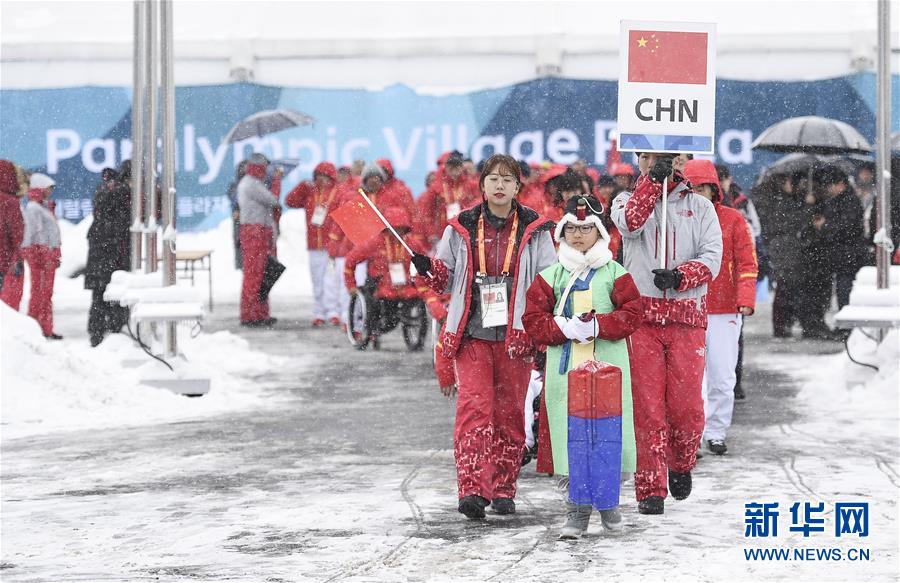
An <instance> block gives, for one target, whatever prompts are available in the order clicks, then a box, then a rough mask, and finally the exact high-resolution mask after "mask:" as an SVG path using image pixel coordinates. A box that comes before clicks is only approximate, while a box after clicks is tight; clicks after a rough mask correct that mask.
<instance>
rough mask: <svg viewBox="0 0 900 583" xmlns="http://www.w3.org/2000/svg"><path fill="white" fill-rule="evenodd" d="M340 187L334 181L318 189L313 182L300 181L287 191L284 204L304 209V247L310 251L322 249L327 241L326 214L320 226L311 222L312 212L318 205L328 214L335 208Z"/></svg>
mask: <svg viewBox="0 0 900 583" xmlns="http://www.w3.org/2000/svg"><path fill="white" fill-rule="evenodd" d="M340 191H341V188H340V187H339V186H338V184H337V183H336V182H334V181H332V182H331V184H330V185H329V186H327V187H325V188H324V189H321V190H320V189H319V187H317V186H316V184H315V183H314V182H309V181H305V182H301V183H300V184H298V185H297V186H296V187H294V190H292V191H291V192H290V193H288V195H287V198H286V199H285V200H284V204H286V205H287V206H289V207H291V208H302V209H305V210H306V248H307V249H308V250H310V251H314V250H323V249H325V244H326V243H327V242H328V230H327V226H328V215H326V218H325V222H324V223H323V224H322V225H321V226H316V225H313V224H312V220H313V214H314V213H315V211H316V207H318V206H319V205H322V206H324V207H325V208H327V209H328V214H329V215H330V214H331V212H332V211H333V210H334V209H336V208H337V204H336V203H337V199H338V195H339V193H340Z"/></svg>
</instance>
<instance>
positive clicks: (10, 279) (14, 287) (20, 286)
mask: <svg viewBox="0 0 900 583" xmlns="http://www.w3.org/2000/svg"><path fill="white" fill-rule="evenodd" d="M15 269H16V264H15V262H14V263H13V264H12V265H10V266H9V271H7V272H6V277H4V278H3V291H0V301H2V302H3V303H5V304H6V305H7V306H9V307H10V308H12V309H14V310H15V311H17V312H18V311H19V306H20V304H21V303H22V293H23V292H24V291H25V274H24V273H22V274H20V275H16V274H15Z"/></svg>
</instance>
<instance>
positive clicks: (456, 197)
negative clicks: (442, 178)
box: [444, 184, 462, 204]
mask: <svg viewBox="0 0 900 583" xmlns="http://www.w3.org/2000/svg"><path fill="white" fill-rule="evenodd" d="M461 190H462V187H461V186H458V187H457V188H456V190H451V191H449V192H450V193H451V194H452V195H453V200H450V198H449V197H448V196H447V193H448V189H447V185H446V184H445V185H444V204H450V203H452V202H457V201H459V191H461Z"/></svg>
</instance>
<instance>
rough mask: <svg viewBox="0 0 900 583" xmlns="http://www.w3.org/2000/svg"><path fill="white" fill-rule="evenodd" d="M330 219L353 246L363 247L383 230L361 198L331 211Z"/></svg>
mask: <svg viewBox="0 0 900 583" xmlns="http://www.w3.org/2000/svg"><path fill="white" fill-rule="evenodd" d="M331 218H332V219H334V221H335V222H336V223H337V224H338V226H339V227H340V228H341V230H342V231H344V234H345V235H346V236H347V238H348V239H350V240H351V241H353V244H354V245H363V244H364V243H366V242H367V241H369V240H370V239H371V238H372V237H374V236H375V235H377V234H378V233H380V232H381V231H383V230H384V229H385V224H384V223H383V222H382V220H381V218H379V216H378V214H377V213H376V212H375V211H374V210H373V209H372V207H371V206H370V205H369V204H368V203H366V202H365V201H364V200H363V199H362V197H358V198H354V199H352V200H349V201H347V202H345V203H344V204H342V205H341V206H340V207H339V208H338V209H337V210H335V211H332V213H331Z"/></svg>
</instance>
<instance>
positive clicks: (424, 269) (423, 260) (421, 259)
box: [412, 253, 431, 275]
mask: <svg viewBox="0 0 900 583" xmlns="http://www.w3.org/2000/svg"><path fill="white" fill-rule="evenodd" d="M412 264H413V265H415V266H416V271H417V272H419V275H425V274H426V273H428V272H429V271H431V258H429V257H426V256H425V255H422V254H421V253H414V254H413V256H412Z"/></svg>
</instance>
